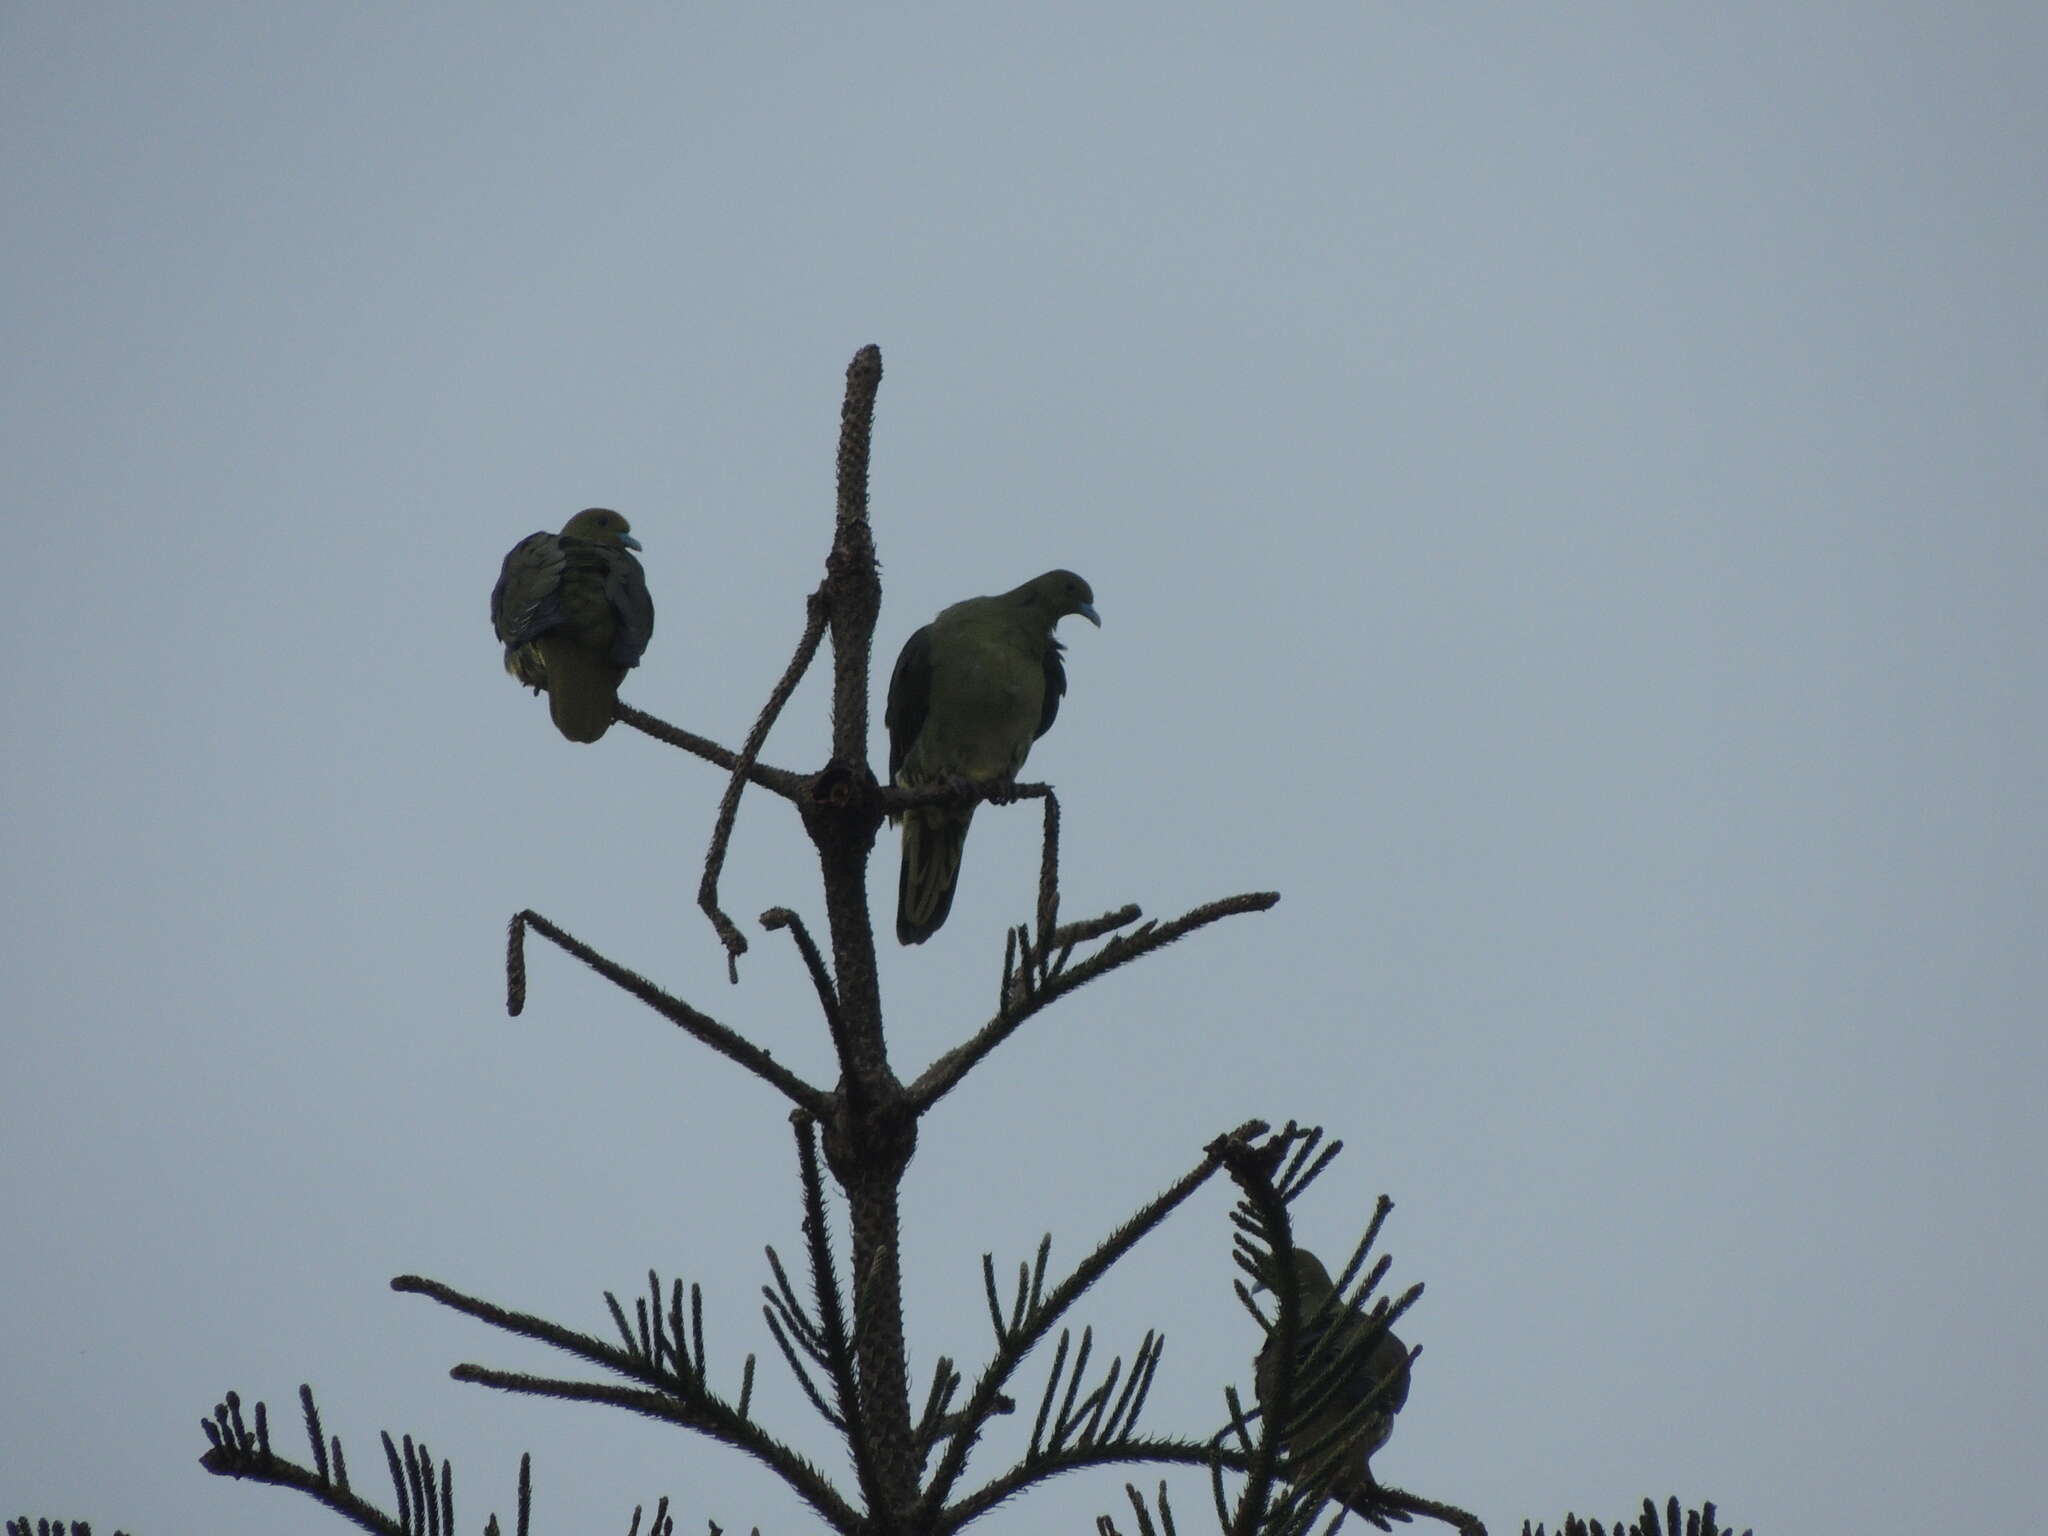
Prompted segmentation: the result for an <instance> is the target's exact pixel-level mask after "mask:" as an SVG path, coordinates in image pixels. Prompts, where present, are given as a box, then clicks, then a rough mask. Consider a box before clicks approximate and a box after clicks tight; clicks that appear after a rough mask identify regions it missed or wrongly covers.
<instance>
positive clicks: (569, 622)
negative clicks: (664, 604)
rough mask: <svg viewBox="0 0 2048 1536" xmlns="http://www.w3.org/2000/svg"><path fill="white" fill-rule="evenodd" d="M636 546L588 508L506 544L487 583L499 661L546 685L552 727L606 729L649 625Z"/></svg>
mask: <svg viewBox="0 0 2048 1536" xmlns="http://www.w3.org/2000/svg"><path fill="white" fill-rule="evenodd" d="M639 547H640V541H639V540H638V539H636V538H634V537H633V531H632V527H631V525H630V524H628V523H627V521H626V520H625V518H623V517H621V516H620V515H619V514H618V513H616V512H614V511H612V510H611V509H610V508H609V507H586V508H585V509H584V510H583V511H581V512H578V513H577V514H576V515H575V516H574V517H572V518H570V519H569V521H568V522H567V523H565V524H563V525H562V531H561V532H560V533H533V534H528V535H527V536H526V537H525V538H523V539H521V540H520V541H519V542H518V543H517V544H515V545H513V546H512V552H511V553H510V554H508V555H506V556H505V564H504V566H503V568H502V569H501V570H500V571H499V572H498V584H497V585H496V586H495V587H493V588H491V627H492V628H493V629H495V630H496V631H497V632H498V639H499V641H500V642H501V643H503V645H504V647H505V670H506V671H507V672H510V673H511V674H512V675H513V676H514V677H516V678H518V679H519V681H520V682H522V683H524V684H526V685H527V686H528V687H529V688H531V689H533V690H534V691H535V692H536V693H546V694H547V696H548V713H549V714H550V715H552V716H553V717H554V722H555V729H556V730H558V731H560V732H561V733H562V734H563V735H564V736H566V737H568V738H569V740H571V741H596V740H597V739H598V738H599V737H600V736H602V735H604V733H605V732H606V731H607V730H609V729H611V723H612V717H613V715H615V714H616V713H617V711H618V704H619V684H620V683H621V682H622V681H624V680H625V676H626V673H627V672H628V671H630V670H631V669H632V668H634V667H637V666H638V665H640V655H641V653H642V652H643V651H645V650H646V649H647V641H648V637H649V636H651V635H652V634H653V633H654V599H653V598H652V597H650V596H648V594H647V574H646V572H644V571H642V570H641V569H640V562H639V561H638V560H636V559H634V558H633V551H634V550H636V549H638V548H639Z"/></svg>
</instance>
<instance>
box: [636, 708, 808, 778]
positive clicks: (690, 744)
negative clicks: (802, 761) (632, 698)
mask: <svg viewBox="0 0 2048 1536" xmlns="http://www.w3.org/2000/svg"><path fill="white" fill-rule="evenodd" d="M617 719H618V722H619V724H621V725H630V726H631V727H633V729H634V730H636V731H638V732H640V733H641V734H642V735H644V736H652V737H653V738H654V739H655V740H656V741H662V742H667V743H668V745H670V746H672V747H680V748H681V749H682V750H683V751H685V752H690V753H694V754H695V755H696V756H698V757H701V758H703V759H704V761H705V762H707V763H716V764H717V765H718V766H719V767H721V768H736V767H738V766H739V761H740V755H739V753H737V752H735V751H733V750H732V748H730V747H721V746H720V745H719V744H718V743H717V742H715V741H713V740H712V739H711V738H710V737H709V736H699V735H698V734H697V733H696V732H695V731H686V730H684V729H683V728H682V727H681V726H679V725H670V724H669V723H668V722H667V721H666V720H661V719H657V718H656V717H655V716H653V715H650V714H648V713H647V712H646V711H645V710H642V709H635V708H634V707H633V706H632V705H630V704H627V703H625V702H623V701H621V702H620V704H619V711H618V716H617ZM747 779H748V782H750V783H754V784H758V785H760V786H761V787H762V788H763V789H765V790H770V791H772V792H773V793H775V794H778V795H780V796H782V798H783V799H785V800H795V799H796V798H797V797H798V796H800V795H801V794H803V792H804V786H805V785H806V784H808V783H809V782H810V779H811V776H810V775H809V774H807V773H791V772H790V771H789V770H788V769H787V768H771V767H769V766H768V765H767V764H766V763H755V764H754V765H753V766H752V767H750V768H748V769H747Z"/></svg>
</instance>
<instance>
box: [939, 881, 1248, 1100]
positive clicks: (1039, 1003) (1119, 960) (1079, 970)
mask: <svg viewBox="0 0 2048 1536" xmlns="http://www.w3.org/2000/svg"><path fill="white" fill-rule="evenodd" d="M1279 899H1280V893H1279V892H1278V891H1250V892H1247V893H1246V894H1244V895H1242V896H1226V897H1224V898H1223V899H1222V900H1221V901H1212V902H1209V903H1207V904H1205V905H1203V906H1199V907H1196V908H1194V909H1193V910H1192V911H1189V912H1187V913H1184V914H1183V915H1182V916H1180V917H1177V918H1175V919H1174V920H1173V921H1172V922H1170V923H1151V924H1147V925H1146V926H1145V927H1143V928H1140V929H1139V930H1138V931H1137V932H1135V933H1129V934H1117V935H1115V936H1114V937H1112V938H1111V939H1110V940H1109V942H1108V943H1106V944H1104V945H1103V946H1102V948H1101V949H1099V950H1097V951H1096V952H1095V953H1094V954H1092V955H1090V956H1089V957H1088V958H1087V959H1086V960H1083V961H1081V962H1080V964H1078V965H1075V966H1071V967H1069V968H1068V969H1066V970H1063V971H1059V972H1056V973H1054V974H1052V975H1051V976H1050V977H1049V979H1048V980H1047V981H1046V982H1045V983H1044V985H1042V986H1035V987H1030V988H1029V991H1028V995H1026V996H1022V997H1019V996H1017V995H1016V994H1017V992H1018V991H1019V990H1020V989H1019V988H1018V987H1016V986H1012V988H1011V989H1010V990H1011V996H1010V998H1009V999H1008V1000H1007V1002H1006V1006H1004V1007H1003V1008H1001V1009H999V1010H998V1011H997V1013H996V1015H995V1017H994V1018H992V1019H990V1020H989V1021H988V1023H986V1024H984V1025H983V1026H982V1027H981V1028H980V1029H979V1030H977V1031H976V1032H975V1034H974V1035H973V1037H972V1038H971V1039H969V1040H967V1041H965V1042H964V1043H963V1044H960V1045H957V1046H955V1047H954V1048H953V1049H952V1050H950V1051H948V1052H946V1053H945V1054H944V1055H943V1056H940V1057H939V1058H937V1059H936V1060H935V1061H933V1062H932V1064H931V1065H930V1066H928V1067H926V1068H925V1069H924V1071H923V1072H922V1073H920V1074H919V1075H918V1077H917V1079H916V1080H915V1081H914V1082H912V1083H911V1085H910V1088H909V1093H910V1103H911V1106H912V1108H913V1109H914V1110H915V1111H916V1112H918V1113H920V1114H922V1113H923V1112H924V1111H925V1110H927V1109H929V1108H930V1107H931V1106H932V1105H933V1104H934V1103H936V1102H937V1101H938V1100H939V1099H940V1098H941V1097H943V1096H944V1095H945V1094H947V1093H948V1092H950V1091H951V1090H952V1089H953V1088H954V1087H956V1086H957V1085H958V1084H959V1083H960V1081H961V1079H962V1078H964V1077H966V1076H967V1074H968V1073H969V1072H971V1071H973V1070H974V1068H975V1066H976V1065H977V1064H979V1063H980V1062H981V1061H982V1060H983V1059H984V1058H985V1057H987V1055H988V1054H989V1053H990V1052H991V1051H993V1050H994V1049H995V1048H996V1047H997V1046H999V1045H1001V1044H1002V1043H1003V1042H1004V1041H1005V1040H1007V1039H1009V1038H1010V1036H1011V1035H1013V1034H1015V1033H1016V1031H1017V1029H1018V1027H1019V1026H1020V1025H1021V1024H1023V1023H1024V1021H1025V1020H1026V1019H1029V1018H1030V1017H1031V1016H1032V1015H1033V1014H1035V1013H1037V1012H1039V1011H1040V1010H1041V1009H1043V1008H1046V1007H1048V1006H1049V1005H1051V1004H1052V1003H1054V1002H1056V1001H1057V1000H1058V999H1060V998H1062V997H1064V996H1066V994H1067V993H1069V992H1073V991H1076V990H1078V989H1079V988H1081V987H1085V986H1086V985H1087V984H1088V983H1089V982H1091V981H1093V980H1095V978H1096V977H1098V976H1101V975H1104V974H1105V973H1107V972H1109V971H1113V970H1115V969H1116V968H1117V967H1118V966H1121V965H1125V964H1128V963H1129V962H1131V961H1133V960H1137V959H1141V958H1142V957H1144V956H1146V955H1149V954H1151V953H1152V952H1153V951H1154V950H1158V949H1163V948H1165V947H1166V946H1167V945H1168V944H1171V943H1173V942H1174V941H1175V940H1176V939H1181V938H1185V937H1186V936H1187V935H1188V934H1190V933H1193V932H1194V931H1195V930H1196V929H1197V928H1205V927H1207V926H1208V925H1209V924H1210V923H1213V922H1216V921H1218V920H1220V919H1222V918H1226V917H1235V916H1237V915H1238V914H1239V913H1242V912H1264V911H1266V910H1267V909H1268V908H1269V907H1271V906H1272V905H1273V904H1274V903H1275V902H1277V901H1279ZM1055 937H1057V935H1055ZM1029 970H1030V967H1029V965H1028V964H1022V963H1020V964H1019V966H1018V967H1017V971H1016V975H1017V976H1018V977H1023V976H1025V975H1026V974H1027V973H1028V972H1029Z"/></svg>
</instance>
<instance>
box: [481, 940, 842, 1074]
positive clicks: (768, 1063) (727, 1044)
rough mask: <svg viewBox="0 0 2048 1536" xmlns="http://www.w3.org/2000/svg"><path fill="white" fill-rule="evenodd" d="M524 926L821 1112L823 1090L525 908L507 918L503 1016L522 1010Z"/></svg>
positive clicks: (701, 1013) (515, 1014) (719, 1050)
mask: <svg viewBox="0 0 2048 1536" xmlns="http://www.w3.org/2000/svg"><path fill="white" fill-rule="evenodd" d="M528 928H531V929H533V930H534V931H535V932H536V933H538V934H540V935H541V937H543V938H545V939H547V940H548V941H549V942H550V943H552V944H554V945H556V946H557V947H558V948H561V949H565V950H567V951H568V952H569V953H570V954H572V955H574V956H575V957H576V958H577V959H578V960H581V961H582V962H583V963H584V964H585V965H587V966H589V967H590V968H591V969H592V970H593V971H596V972H597V974H598V975H600V976H602V977H604V979H605V980H607V981H609V982H611V983H612V985H614V986H616V987H619V988H620V989H622V990H624V991H626V992H630V993H632V994H633V996H635V997H637V998H639V999H640V1001H641V1002H643V1003H645V1004H647V1006H648V1007H650V1008H652V1009H653V1010H654V1011H655V1012H656V1013H658V1014H660V1015H661V1016H662V1017H663V1018H665V1019H667V1020H669V1021H670V1022H671V1023H673V1024H675V1025H677V1026H679V1027H680V1028H682V1029H685V1030H687V1031H688V1032H689V1033H690V1034H692V1035H694V1036H696V1037H697V1039H699V1040H701V1041H703V1042H704V1044H706V1045H708V1046H710V1047H711V1049H713V1050H714V1051H716V1052H718V1053H719V1055H721V1056H725V1057H727V1058H729V1059H731V1060H733V1061H736V1062H738V1063H739V1064H740V1065H741V1066H743V1067H745V1068H746V1069H747V1070H748V1071H749V1072H751V1073H753V1074H754V1075H755V1076H756V1077H758V1078H760V1079H761V1080H762V1081H763V1082H766V1083H770V1084H772V1085H774V1086H775V1087H776V1088H779V1089H780V1090H781V1091H782V1092H783V1094H784V1095H785V1096H787V1097H788V1098H789V1099H790V1100H791V1101H792V1102H793V1103H795V1104H796V1105H797V1106H798V1107H799V1108H801V1109H806V1110H809V1111H810V1112H811V1113H813V1114H822V1113H825V1112H826V1105H827V1103H828V1099H827V1096H826V1095H825V1093H824V1092H823V1091H822V1090H820V1089H817V1088H814V1087H812V1086H811V1085H810V1084H809V1083H807V1082H805V1081H804V1080H803V1079H802V1078H800V1077H798V1076H797V1075H796V1074H795V1073H794V1072H792V1071H790V1070H789V1068H787V1067H785V1066H783V1065H782V1064H781V1063H780V1062H778V1061H776V1059H775V1058H774V1057H772V1056H770V1055H769V1054H768V1053H767V1052H766V1051H764V1050H762V1049H761V1048H760V1047H759V1046H758V1045H756V1044H754V1043H753V1041H751V1040H749V1039H747V1038H746V1037H745V1036H744V1035H741V1034H739V1033H737V1032H736V1031H734V1030H732V1029H729V1028H727V1027H726V1026H725V1025H723V1024H721V1023H719V1022H718V1021H717V1020H716V1019H714V1018H712V1017H711V1016H710V1015H709V1014H707V1013H703V1012H701V1011H699V1010H698V1009H696V1008H692V1007H691V1006H690V1005H689V1004H688V1003H686V1002H684V1001H683V1000H682V999H681V998H678V997H671V996H670V995H669V994H668V993H666V992H664V991H662V990H661V988H659V987H657V986H656V985H655V984H654V983H653V982H651V981H649V980H648V979H647V978H646V977H644V976H641V975H638V974H636V973H635V972H633V971H629V970H627V969H626V968H625V967H624V966H623V965H620V964H618V963H617V962H615V961H612V960H608V959H606V958H605V957H604V956H603V955H601V954H599V953H598V952H597V951H596V950H594V949H592V948H591V947H590V946H589V945H588V944H585V943H583V942H582V941H581V940H579V939H576V938H574V937H572V936H571V935H570V934H569V933H567V932H566V931H564V930H563V929H561V928H558V927H556V926H555V924H553V923H551V922H549V921H548V920H547V919H546V918H544V917H542V916H541V915H540V914H539V913H538V912H535V911H534V910H533V909H532V908H530V907H529V908H527V909H526V910H525V911H523V912H520V913H517V914H516V915H515V916H514V917H513V919H512V928H511V936H510V939H509V940H508V943H507V949H506V961H505V971H506V996H505V1011H506V1012H507V1013H510V1014H512V1015H513V1016H514V1017H517V1016H518V1014H519V1013H520V1011H521V1010H522V1009H523V1008H525V1006H526V953H525V945H524V934H525V930H526V929H528Z"/></svg>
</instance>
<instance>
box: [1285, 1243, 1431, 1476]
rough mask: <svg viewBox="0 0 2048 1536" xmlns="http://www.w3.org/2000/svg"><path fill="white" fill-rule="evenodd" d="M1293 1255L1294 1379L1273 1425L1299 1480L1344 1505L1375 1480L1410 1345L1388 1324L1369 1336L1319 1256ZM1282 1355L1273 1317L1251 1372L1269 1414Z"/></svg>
mask: <svg viewBox="0 0 2048 1536" xmlns="http://www.w3.org/2000/svg"><path fill="white" fill-rule="evenodd" d="M1293 1257H1294V1262H1293V1277H1292V1278H1293V1285H1294V1297H1295V1319H1296V1331H1295V1348H1294V1362H1295V1364H1294V1386H1293V1390H1292V1392H1291V1393H1290V1394H1289V1400H1288V1413H1287V1422H1286V1423H1285V1424H1280V1425H1276V1426H1274V1428H1275V1432H1276V1433H1278V1434H1279V1435H1280V1437H1281V1439H1282V1440H1283V1441H1284V1442H1285V1443H1286V1445H1287V1447H1288V1452H1289V1455H1290V1457H1291V1459H1292V1460H1293V1462H1294V1464H1295V1468H1296V1471H1295V1477H1296V1480H1297V1481H1298V1482H1303V1483H1310V1484H1322V1485H1325V1486H1327V1487H1328V1488H1329V1490H1330V1491H1331V1492H1332V1493H1334V1494H1336V1495H1337V1496H1338V1497H1339V1498H1341V1499H1343V1500H1344V1502H1345V1503H1347V1504H1356V1503H1364V1504H1366V1505H1368V1506H1370V1505H1371V1504H1372V1503H1373V1502H1375V1495H1376V1494H1377V1492H1378V1486H1379V1485H1378V1484H1377V1483H1375V1482H1374V1481H1373V1477H1372V1469H1371V1466H1370V1462H1371V1459H1372V1454H1373V1452H1375V1451H1377V1450H1378V1449H1379V1448H1380V1447H1381V1446H1383V1445H1385V1444H1386V1443H1387V1437H1388V1436H1389V1435H1391V1434H1392V1433H1393V1432H1394V1415H1395V1414H1397V1413H1399V1412H1400V1411H1401V1405H1402V1404H1403V1403H1405V1402H1407V1401H1408V1377H1409V1369H1408V1349H1407V1346H1406V1345H1404V1344H1402V1342H1401V1341H1400V1340H1399V1339H1397V1338H1395V1337H1394V1335H1393V1333H1392V1332H1391V1331H1390V1330H1382V1332H1381V1333H1380V1335H1379V1337H1378V1338H1377V1339H1373V1338H1371V1337H1370V1335H1371V1331H1372V1327H1373V1324H1372V1322H1371V1321H1370V1319H1369V1318H1368V1317H1367V1316H1366V1315H1365V1314H1364V1313H1362V1312H1360V1311H1357V1310H1355V1309H1354V1308H1351V1307H1348V1306H1346V1305H1345V1304H1344V1299H1343V1297H1341V1296H1340V1295H1338V1294H1337V1288H1336V1287H1335V1286H1334V1285H1332V1284H1331V1283H1330V1272H1329V1271H1328V1270H1327V1269H1325V1268H1324V1267H1323V1263H1322V1260H1320V1259H1318V1258H1317V1257H1316V1256H1315V1255H1314V1254H1312V1253H1310V1252H1309V1251H1308V1250H1307V1249H1305V1248H1296V1249H1295V1250H1294V1251H1293ZM1272 1288H1273V1289H1275V1290H1277V1289H1278V1286H1277V1285H1275V1286H1273V1287H1272ZM1281 1358H1282V1357H1281V1351H1280V1329H1279V1327H1278V1325H1277V1323H1276V1325H1275V1326H1274V1329H1273V1331H1272V1332H1271V1333H1270V1334H1268V1335H1267V1336H1266V1342H1265V1345H1264V1347H1262V1348H1261V1349H1260V1350H1259V1358H1258V1362H1257V1365H1256V1367H1255V1374H1254V1383H1255V1385H1256V1387H1257V1389H1258V1395H1259V1407H1260V1408H1261V1410H1262V1411H1264V1412H1266V1413H1268V1414H1270V1413H1271V1412H1272V1411H1273V1407H1274V1395H1275V1393H1276V1392H1277V1391H1278V1390H1279V1385H1280V1363H1281Z"/></svg>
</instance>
